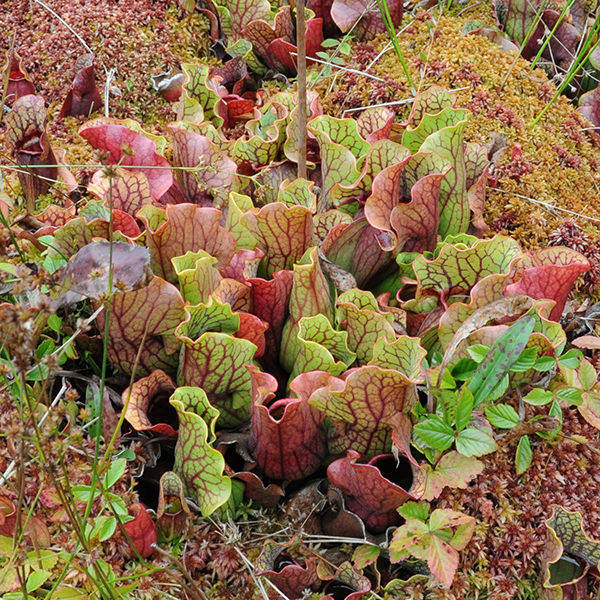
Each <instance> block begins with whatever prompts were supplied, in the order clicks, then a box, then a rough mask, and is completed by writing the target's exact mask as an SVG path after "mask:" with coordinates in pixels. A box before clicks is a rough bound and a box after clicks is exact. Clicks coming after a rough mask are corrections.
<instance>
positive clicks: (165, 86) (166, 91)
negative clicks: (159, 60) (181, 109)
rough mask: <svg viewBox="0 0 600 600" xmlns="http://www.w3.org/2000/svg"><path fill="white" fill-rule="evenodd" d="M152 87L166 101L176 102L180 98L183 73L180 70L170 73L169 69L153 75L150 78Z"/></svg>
mask: <svg viewBox="0 0 600 600" xmlns="http://www.w3.org/2000/svg"><path fill="white" fill-rule="evenodd" d="M150 79H151V80H152V87H153V88H154V89H155V90H156V91H157V92H160V95H161V96H162V97H163V98H164V99H165V100H166V101H167V102H176V101H177V100H179V99H180V98H181V94H182V93H183V82H184V75H183V73H180V72H175V73H173V75H171V69H169V70H168V71H167V72H165V73H159V74H158V75H153V76H152V77H151V78H150Z"/></svg>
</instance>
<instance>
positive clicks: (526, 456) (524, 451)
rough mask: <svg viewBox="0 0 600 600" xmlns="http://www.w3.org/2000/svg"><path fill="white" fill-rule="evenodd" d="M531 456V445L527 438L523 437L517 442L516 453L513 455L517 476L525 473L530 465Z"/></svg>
mask: <svg viewBox="0 0 600 600" xmlns="http://www.w3.org/2000/svg"><path fill="white" fill-rule="evenodd" d="M532 456H533V452H532V451H531V443H530V441H529V436H527V435H524V436H523V437H522V438H521V439H520V440H519V445H518V446H517V453H516V455H515V466H516V468H517V475H521V474H522V473H525V471H527V469H528V468H529V465H530V464H531V458H532Z"/></svg>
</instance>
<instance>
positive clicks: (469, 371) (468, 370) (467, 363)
mask: <svg viewBox="0 0 600 600" xmlns="http://www.w3.org/2000/svg"><path fill="white" fill-rule="evenodd" d="M476 369H477V362H476V361H474V360H472V359H470V358H461V359H460V360H459V361H458V362H457V363H456V364H455V365H454V366H453V367H452V369H451V371H452V377H453V378H454V379H455V380H456V381H467V379H469V378H470V377H472V376H473V373H475V370H476ZM442 378H443V377H442Z"/></svg>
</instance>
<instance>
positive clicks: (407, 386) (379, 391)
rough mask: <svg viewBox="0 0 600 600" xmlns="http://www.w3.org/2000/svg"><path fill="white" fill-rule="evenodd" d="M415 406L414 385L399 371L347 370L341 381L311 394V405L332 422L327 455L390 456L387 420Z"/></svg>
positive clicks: (336, 379) (390, 443) (389, 436)
mask: <svg viewBox="0 0 600 600" xmlns="http://www.w3.org/2000/svg"><path fill="white" fill-rule="evenodd" d="M415 402H416V387H415V385H414V384H413V383H412V382H411V381H410V380H409V379H408V378H407V377H406V375H404V374H403V373H400V372H399V371H395V370H392V369H381V368H380V367H374V366H364V367H360V368H355V369H350V370H349V371H347V372H346V373H345V374H344V378H343V379H338V378H336V377H332V379H331V381H330V383H329V384H328V385H327V387H326V388H322V389H320V390H317V391H315V392H314V394H313V395H312V397H311V399H310V403H311V404H312V405H314V406H316V407H317V408H318V409H319V410H321V411H323V412H324V413H325V414H326V415H327V416H328V417H329V418H330V419H331V421H332V427H331V429H330V431H329V451H330V452H331V453H332V454H337V453H340V452H345V451H346V450H348V449H350V448H351V449H352V450H355V451H357V452H360V453H361V454H364V455H366V456H368V457H372V456H375V455H377V454H383V453H386V452H389V451H390V450H391V447H392V437H391V434H392V426H391V425H390V424H389V420H390V419H391V418H392V417H393V416H394V415H395V414H396V413H399V412H409V411H410V410H411V409H412V407H413V406H414V404H415Z"/></svg>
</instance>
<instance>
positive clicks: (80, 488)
mask: <svg viewBox="0 0 600 600" xmlns="http://www.w3.org/2000/svg"><path fill="white" fill-rule="evenodd" d="M71 493H72V494H73V498H75V500H80V501H81V502H88V501H89V499H90V497H91V496H92V488H91V487H90V486H89V485H75V486H73V487H72V488H71ZM99 495H100V490H94V494H93V496H94V499H95V498H97V497H98V496H99Z"/></svg>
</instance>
